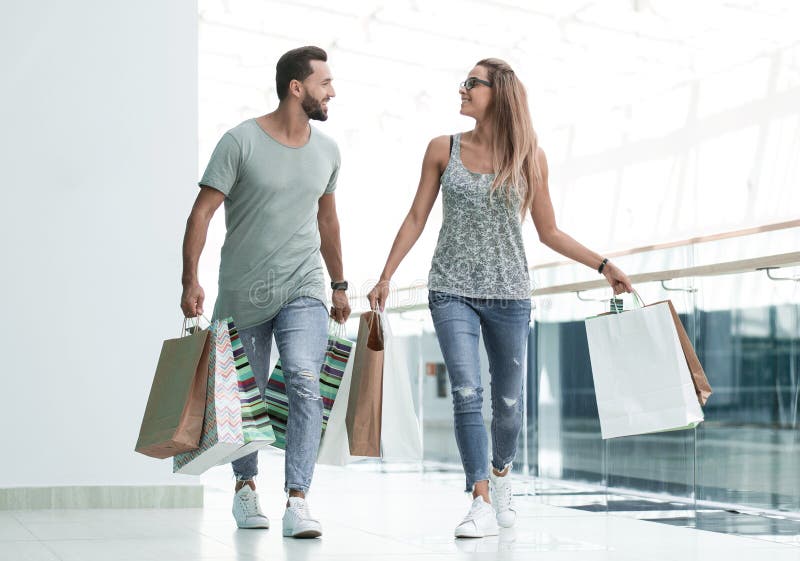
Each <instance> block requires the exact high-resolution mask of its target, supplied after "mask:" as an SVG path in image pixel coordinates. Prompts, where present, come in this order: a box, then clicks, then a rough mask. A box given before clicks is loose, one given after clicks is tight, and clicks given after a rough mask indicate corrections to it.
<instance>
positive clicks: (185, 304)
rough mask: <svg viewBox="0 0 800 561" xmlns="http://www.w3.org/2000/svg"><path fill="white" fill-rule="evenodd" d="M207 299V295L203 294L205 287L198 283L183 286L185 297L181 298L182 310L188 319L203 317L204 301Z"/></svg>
mask: <svg viewBox="0 0 800 561" xmlns="http://www.w3.org/2000/svg"><path fill="white" fill-rule="evenodd" d="M205 298H206V293H205V292H203V287H202V286H200V284H198V283H196V282H195V283H192V284H186V285H184V286H183V295H182V296H181V310H183V315H184V316H185V317H187V318H195V317H197V316H201V315H203V300H205Z"/></svg>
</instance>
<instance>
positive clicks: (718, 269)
mask: <svg viewBox="0 0 800 561" xmlns="http://www.w3.org/2000/svg"><path fill="white" fill-rule="evenodd" d="M796 266H800V251H793V252H790V253H779V254H775V255H765V256H762V257H756V258H752V259H738V260H735V261H724V262H720V263H713V264H711V265H697V266H694V267H684V268H680V269H664V270H661V271H651V272H648V273H635V274H632V275H629V278H630V280H631V283H633V284H640V283H645V282H662V281H668V280H674V279H680V278H687V277H709V276H717V275H735V274H740V273H750V272H755V271H766V272H767V274H768V275H769V274H770V272H771V271H772V270H774V269H778V268H782V267H796ZM792 278H793V277H792ZM423 288H424V286H423V285H416V286H413V287H404V288H402V289H398V290H412V289H413V290H421V289H423ZM598 288H608V282H607V281H606V280H605V278H601V279H595V280H590V281H583V282H572V283H565V284H556V285H552V286H546V287H541V288H535V289H534V290H533V292H532V294H531V297H532V298H533V297H537V296H548V295H553V294H567V293H570V292H583V291H586V290H592V289H598ZM427 307H428V304H427V303H424V302H423V303H415V304H409V305H406V306H397V307H394V308H391V309H389V312H390V313H403V312H413V311H418V310H424V309H426V308H427ZM366 311H368V310H367V309H363V310H360V309H359V310H357V311H354V312H353V313H352V314H351V315H352V316H354V317H357V316H359V315H360V314H362V313H364V312H366Z"/></svg>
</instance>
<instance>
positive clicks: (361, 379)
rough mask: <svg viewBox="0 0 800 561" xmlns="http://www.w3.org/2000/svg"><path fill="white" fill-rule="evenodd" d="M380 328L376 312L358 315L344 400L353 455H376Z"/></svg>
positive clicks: (380, 378) (378, 443) (380, 399)
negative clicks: (349, 375) (348, 382)
mask: <svg viewBox="0 0 800 561" xmlns="http://www.w3.org/2000/svg"><path fill="white" fill-rule="evenodd" d="M383 358H384V353H383V328H382V327H381V316H380V314H379V313H378V312H376V311H372V312H366V313H364V314H362V315H361V318H360V319H359V326H358V338H357V339H356V349H355V352H354V353H353V374H352V380H351V382H350V395H349V396H348V402H347V415H346V416H345V422H346V424H347V438H348V442H349V444H350V454H351V455H353V456H367V457H380V455H381V406H382V402H383Z"/></svg>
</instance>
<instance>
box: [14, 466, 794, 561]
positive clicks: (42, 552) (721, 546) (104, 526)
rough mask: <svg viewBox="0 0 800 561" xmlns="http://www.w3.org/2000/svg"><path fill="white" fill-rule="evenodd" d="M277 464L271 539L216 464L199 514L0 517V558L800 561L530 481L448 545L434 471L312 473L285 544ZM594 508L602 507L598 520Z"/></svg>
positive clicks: (442, 483)
mask: <svg viewBox="0 0 800 561" xmlns="http://www.w3.org/2000/svg"><path fill="white" fill-rule="evenodd" d="M282 460H283V458H282V457H281V456H279V455H277V454H275V453H267V452H264V453H262V454H261V466H260V470H261V476H260V477H259V493H260V495H261V503H262V506H263V508H264V510H265V512H266V513H267V515H268V516H269V517H270V519H271V521H272V529H270V530H265V531H261V530H237V529H236V527H235V525H234V523H233V520H232V517H231V514H230V505H231V498H232V487H233V481H232V478H231V476H230V472H229V468H227V467H221V468H217V469H214V470H212V471H211V472H209V473H208V474H206V475H205V476H203V478H202V480H203V483H204V484H205V486H206V505H205V507H204V508H202V509H172V510H168V509H164V510H155V509H150V510H147V509H139V510H135V509H132V510H72V511H70V510H62V511H11V512H2V513H0V559H2V560H3V561H6V560H8V561H17V560H23V559H24V560H29V561H38V560H50V561H52V560H62V561H73V560H75V561H94V560H98V561H99V560H103V561H107V560H113V561H150V560H152V561H155V560H159V561H162V560H163V561H188V560H190V559H191V560H198V559H217V560H220V561H221V560H236V561H252V560H255V559H270V560H281V559H285V560H292V561H312V560H314V561H317V560H340V561H345V560H352V559H363V560H365V561H366V560H368V559H369V560H377V561H381V560H385V561H388V560H391V561H401V560H406V559H420V560H425V561H436V560H455V559H481V560H485V559H526V560H527V559H537V560H540V559H541V560H559V561H565V560H573V559H574V560H581V561H596V560H602V561H639V560H640V561H676V560H680V561H684V560H686V561H691V560H697V561H700V560H702V561H710V560H715V559H720V560H723V559H724V560H725V561H738V560H751V559H769V561H784V560H786V561H789V560H791V561H800V542H798V541H797V540H794V541H793V540H791V539H789V537H790V534H788V533H787V532H790V531H791V527H790V526H789V525H787V524H786V521H778V522H770V523H772V524H773V526H772V527H768V528H767V529H768V530H769V533H770V535H772V536H773V537H777V538H781V537H783V538H785V540H784V541H786V542H787V543H775V541H769V540H768V539H762V538H763V536H764V534H763V533H759V532H756V531H755V528H756V527H757V526H758V525H757V524H754V525H752V526H748V524H750V523H749V522H748V523H744V522H736V523H731V524H730V525H729V527H730V528H734V529H735V531H736V532H737V533H739V534H745V535H757V536H758V539H754V538H753V537H743V536H742V535H729V534H725V533H720V532H718V531H713V532H707V531H703V530H704V529H706V528H705V527H704V525H708V526H709V527H711V529H714V530H718V529H719V528H722V527H724V526H725V524H728V522H726V521H725V519H724V518H720V517H723V516H724V513H720V512H718V511H708V512H706V511H702V512H701V513H700V516H699V517H698V518H696V519H695V518H694V514H693V511H686V510H683V511H681V510H680V509H678V508H677V505H670V504H669V503H654V504H653V507H654V508H656V510H651V509H646V508H645V505H644V504H643V503H642V501H640V500H637V499H635V498H633V497H612V501H611V503H610V504H611V510H610V512H608V513H607V512H605V500H606V497H605V495H604V494H599V495H598V494H596V493H594V492H592V493H589V492H586V491H577V492H576V490H575V489H574V488H572V489H570V488H567V487H562V486H557V485H550V484H547V485H546V484H544V483H542V482H540V481H537V482H535V483H534V482H531V481H517V482H516V483H515V493H516V494H517V495H518V496H517V498H516V503H517V510H518V513H519V518H518V522H517V525H516V527H515V528H514V529H511V530H508V531H504V532H502V533H501V535H499V536H497V537H492V538H485V539H480V540H454V539H453V538H452V532H453V528H454V527H455V525H456V524H457V523H458V522H459V521H460V519H461V517H462V516H463V515H464V514H465V513H466V511H467V508H468V506H469V499H468V498H467V497H466V496H465V494H463V493H462V492H461V489H462V487H463V476H462V475H460V474H458V473H454V472H447V471H440V470H434V471H432V472H426V473H424V474H421V473H417V472H392V473H387V472H386V470H384V471H383V472H381V470H380V467H376V466H363V467H352V468H349V469H341V468H331V467H325V466H320V467H318V469H317V473H316V476H315V483H314V490H313V493H312V494H311V496H310V505H311V511H312V513H313V514H314V515H315V516H317V517H318V518H319V519H320V520H321V521H322V523H323V528H324V535H323V537H322V538H321V539H317V540H291V539H285V538H282V537H281V532H280V518H281V515H282V513H283V504H284V502H285V498H284V496H283V493H282V491H281V488H282V483H283V467H282ZM164 468H165V469H168V466H167V464H166V463H165V465H164ZM534 492H535V493H536V494H535V495H534V494H533V493H534ZM598 504H599V505H602V506H603V508H602V509H601V511H600V512H597V510H598V509H597V507H596V506H595V505H598ZM565 507H566V508H565ZM617 507H619V508H621V509H625V510H618V509H617ZM731 516H734V515H731ZM649 518H656V519H658V521H659V522H666V523H660V524H656V523H653V522H651V521H649V520H648V519H649ZM750 518H752V517H747V518H741V519H738V518H737V519H736V520H750ZM687 521H691V523H689V522H687ZM770 523H766V524H767V526H769V524H770ZM683 526H697V527H698V528H702V529H703V530H698V529H694V528H687V527H683ZM760 527H761V528H762V529H763V528H764V527H765V526H763V525H762V526H760ZM776 541H780V539H778V540H776Z"/></svg>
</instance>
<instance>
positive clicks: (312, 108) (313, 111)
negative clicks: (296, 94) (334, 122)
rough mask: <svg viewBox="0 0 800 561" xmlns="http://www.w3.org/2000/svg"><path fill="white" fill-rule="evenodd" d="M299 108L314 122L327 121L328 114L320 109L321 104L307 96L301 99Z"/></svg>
mask: <svg viewBox="0 0 800 561" xmlns="http://www.w3.org/2000/svg"><path fill="white" fill-rule="evenodd" d="M301 107H302V108H303V111H305V112H306V115H308V118H309V119H313V120H314V121H327V120H328V114H327V113H326V112H325V110H324V109H323V108H322V102H321V101H319V100H317V99H314V98H313V97H311V96H310V95H308V94H306V95H305V96H304V97H303V101H302V102H301Z"/></svg>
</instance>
